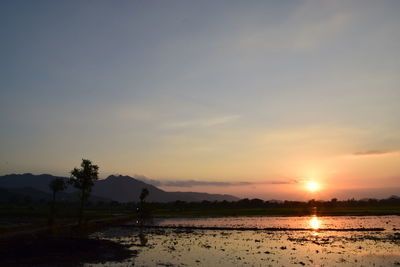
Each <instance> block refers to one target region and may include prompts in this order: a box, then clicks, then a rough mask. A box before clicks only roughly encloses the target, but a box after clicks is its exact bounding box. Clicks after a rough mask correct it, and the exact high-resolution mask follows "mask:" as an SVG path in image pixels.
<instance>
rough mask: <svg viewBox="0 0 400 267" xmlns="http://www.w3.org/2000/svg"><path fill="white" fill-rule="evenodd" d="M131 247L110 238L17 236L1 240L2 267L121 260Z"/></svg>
mask: <svg viewBox="0 0 400 267" xmlns="http://www.w3.org/2000/svg"><path fill="white" fill-rule="evenodd" d="M135 253H136V252H135V251H134V250H129V249H127V248H126V247H125V246H124V245H122V244H118V243H115V242H113V241H109V240H100V239H89V238H84V237H36V238H32V237H30V236H25V237H17V238H13V239H7V240H1V241H0V265H1V266H37V265H40V266H77V265H79V264H80V263H82V262H85V263H102V262H109V261H123V260H126V259H128V258H132V257H134V256H135Z"/></svg>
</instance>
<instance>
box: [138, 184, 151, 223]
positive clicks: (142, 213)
mask: <svg viewBox="0 0 400 267" xmlns="http://www.w3.org/2000/svg"><path fill="white" fill-rule="evenodd" d="M148 195H149V190H147V188H143V189H142V191H141V192H140V196H139V199H140V208H139V220H140V225H142V224H143V220H144V219H145V218H146V217H147V212H146V211H145V208H144V200H145V198H146V197H147V196H148Z"/></svg>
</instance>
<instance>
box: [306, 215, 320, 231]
mask: <svg viewBox="0 0 400 267" xmlns="http://www.w3.org/2000/svg"><path fill="white" fill-rule="evenodd" d="M308 223H309V225H310V227H311V229H313V230H318V229H319V227H320V225H321V221H320V219H318V217H317V216H316V215H314V216H313V217H312V218H311V219H310V220H309V222H308Z"/></svg>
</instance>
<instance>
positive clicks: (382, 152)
mask: <svg viewBox="0 0 400 267" xmlns="http://www.w3.org/2000/svg"><path fill="white" fill-rule="evenodd" d="M398 152H399V151H395V150H377V149H376V150H375V149H373V150H365V151H359V152H355V153H353V155H354V156H383V155H388V154H394V153H398Z"/></svg>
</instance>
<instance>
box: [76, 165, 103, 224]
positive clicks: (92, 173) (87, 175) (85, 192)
mask: <svg viewBox="0 0 400 267" xmlns="http://www.w3.org/2000/svg"><path fill="white" fill-rule="evenodd" d="M98 174H99V167H98V166H97V165H93V164H92V162H91V161H90V160H88V159H82V163H81V168H79V169H78V168H74V169H73V170H72V171H71V178H70V183H71V184H72V185H73V186H74V187H75V188H77V189H79V191H80V193H79V197H80V201H81V203H80V208H79V221H78V223H79V226H81V225H82V219H83V208H84V206H85V202H86V201H87V200H88V199H89V197H90V193H91V191H92V187H93V185H94V181H96V180H97V179H98Z"/></svg>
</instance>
